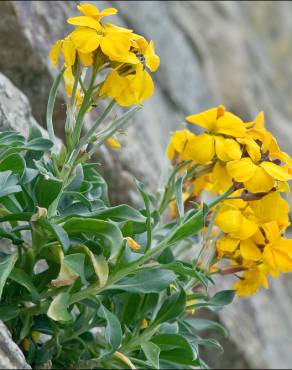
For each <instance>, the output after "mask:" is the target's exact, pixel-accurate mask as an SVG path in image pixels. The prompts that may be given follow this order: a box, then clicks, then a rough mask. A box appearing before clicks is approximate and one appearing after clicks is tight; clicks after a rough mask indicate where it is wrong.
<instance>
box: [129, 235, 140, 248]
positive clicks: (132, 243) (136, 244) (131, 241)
mask: <svg viewBox="0 0 292 370" xmlns="http://www.w3.org/2000/svg"><path fill="white" fill-rule="evenodd" d="M126 239H127V242H128V243H129V245H130V247H131V249H133V250H134V251H136V250H139V249H140V248H141V246H140V244H138V243H137V242H135V240H134V239H132V238H130V237H129V236H128V237H127V238H126Z"/></svg>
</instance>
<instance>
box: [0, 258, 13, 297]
mask: <svg viewBox="0 0 292 370" xmlns="http://www.w3.org/2000/svg"><path fill="white" fill-rule="evenodd" d="M16 260H17V254H16V253H13V254H6V255H0V299H1V296H2V292H3V288H4V285H5V283H6V280H7V278H8V276H9V275H10V273H11V271H12V269H13V266H14V264H15V262H16Z"/></svg>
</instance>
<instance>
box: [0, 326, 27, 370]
mask: <svg viewBox="0 0 292 370" xmlns="http://www.w3.org/2000/svg"><path fill="white" fill-rule="evenodd" d="M0 369H31V367H30V366H29V365H28V364H27V363H26V362H25V358H24V356H23V353H22V352H21V351H20V349H19V348H18V347H17V345H16V344H15V343H14V342H13V341H12V339H11V337H10V333H9V331H8V330H7V328H6V326H5V325H4V324H3V323H2V322H1V321H0Z"/></svg>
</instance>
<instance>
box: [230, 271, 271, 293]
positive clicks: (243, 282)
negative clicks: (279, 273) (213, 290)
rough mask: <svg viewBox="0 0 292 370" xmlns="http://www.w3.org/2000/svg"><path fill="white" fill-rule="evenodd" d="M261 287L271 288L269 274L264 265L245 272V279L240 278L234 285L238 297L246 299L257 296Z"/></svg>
mask: <svg viewBox="0 0 292 370" xmlns="http://www.w3.org/2000/svg"><path fill="white" fill-rule="evenodd" d="M260 286H263V287H264V288H266V289H267V288H268V287H269V283H268V279H267V273H266V271H265V267H264V266H263V265H259V266H254V267H253V268H252V269H251V270H248V271H244V273H243V277H242V278H240V279H239V280H238V281H237V282H236V283H235V284H234V285H233V289H235V290H236V294H237V295H238V296H242V297H246V296H249V295H252V294H255V293H256V292H257V291H258V290H259V288H260Z"/></svg>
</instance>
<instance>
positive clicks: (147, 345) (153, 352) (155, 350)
mask: <svg viewBox="0 0 292 370" xmlns="http://www.w3.org/2000/svg"><path fill="white" fill-rule="evenodd" d="M141 347H142V350H143V352H144V354H145V356H146V358H147V360H148V361H149V362H150V364H151V365H152V366H153V368H154V369H159V354H160V348H159V347H158V346H157V345H156V344H154V343H152V342H144V343H142V345H141Z"/></svg>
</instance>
